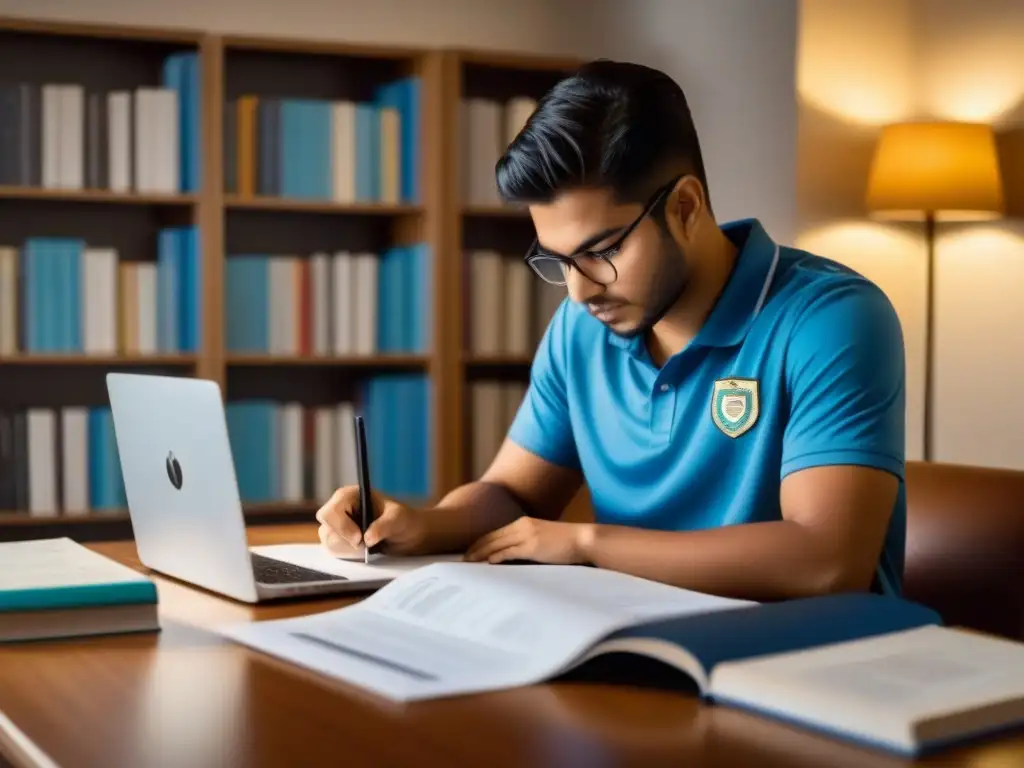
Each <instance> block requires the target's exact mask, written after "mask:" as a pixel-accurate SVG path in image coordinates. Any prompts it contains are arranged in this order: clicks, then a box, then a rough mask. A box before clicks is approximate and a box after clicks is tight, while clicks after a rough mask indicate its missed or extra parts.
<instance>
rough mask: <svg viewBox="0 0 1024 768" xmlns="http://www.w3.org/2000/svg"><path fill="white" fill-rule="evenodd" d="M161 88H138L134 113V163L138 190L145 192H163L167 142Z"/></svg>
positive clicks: (136, 189)
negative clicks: (163, 148) (163, 152)
mask: <svg viewBox="0 0 1024 768" xmlns="http://www.w3.org/2000/svg"><path fill="white" fill-rule="evenodd" d="M161 90H162V89H160V88H152V87H142V88H136V89H135V105H134V106H135V110H134V113H133V118H134V121H133V122H134V125H133V126H132V128H133V136H132V139H133V145H134V150H135V152H134V157H133V158H132V160H133V166H134V170H135V191H136V192H142V193H150V192H162V191H164V190H163V189H161V184H160V170H159V169H160V167H161V160H160V152H161V145H162V143H163V138H162V137H163V126H162V122H163V120H162V118H163V109H162V107H161V96H160V92H161Z"/></svg>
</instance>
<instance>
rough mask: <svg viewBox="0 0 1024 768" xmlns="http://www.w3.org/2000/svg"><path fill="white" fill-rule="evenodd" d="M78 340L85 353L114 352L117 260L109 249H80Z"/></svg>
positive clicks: (114, 251) (104, 353)
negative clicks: (80, 283) (80, 296)
mask: <svg viewBox="0 0 1024 768" xmlns="http://www.w3.org/2000/svg"><path fill="white" fill-rule="evenodd" d="M81 274H82V286H83V294H84V295H83V297H82V302H81V307H82V318H81V322H82V339H83V346H84V350H85V353H86V354H87V355H113V354H116V353H117V306H118V300H117V296H118V289H117V275H118V259H117V251H116V250H114V249H113V248H86V249H84V250H83V251H82V269H81Z"/></svg>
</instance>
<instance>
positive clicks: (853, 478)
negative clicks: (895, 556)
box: [580, 465, 898, 601]
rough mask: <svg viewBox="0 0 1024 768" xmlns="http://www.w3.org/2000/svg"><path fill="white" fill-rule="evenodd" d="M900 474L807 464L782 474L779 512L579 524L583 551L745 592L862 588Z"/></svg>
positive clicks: (608, 561) (671, 578)
mask: <svg viewBox="0 0 1024 768" xmlns="http://www.w3.org/2000/svg"><path fill="white" fill-rule="evenodd" d="M897 486H898V480H897V478H895V477H894V476H893V475H891V474H889V473H887V472H884V471H880V470H876V469H871V468H867V467H858V466H849V465H844V466H827V467H816V468H812V469H805V470H802V471H800V472H796V473H794V474H792V475H790V476H789V477H787V478H786V479H785V480H784V481H783V483H782V493H781V504H782V517H783V519H782V520H780V521H773V522H765V523H747V524H741V525H732V526H725V527H723V528H712V529H709V530H702V531H684V532H674V531H672V532H665V531H651V530H643V529H638V528H628V527H624V526H602V525H593V526H590V529H591V530H590V531H581V532H580V533H581V537H580V538H581V547H580V553H581V557H582V559H583V560H585V561H588V562H592V563H593V564H594V565H598V566H601V567H604V568H610V569H614V570H618V571H625V572H627V573H632V574H635V575H637V576H642V577H645V578H649V579H653V580H655V581H663V582H666V583H669V584H675V585H678V586H681V587H685V588H687V589H695V590H697V591H700V592H708V593H711V594H716V595H725V596H731V597H740V598H745V599H750V600H761V601H765V600H777V599H786V598H793V597H801V596H807V595H815V594H822V593H826V592H836V591H850V590H867V589H868V588H869V587H870V584H871V579H872V577H873V575H874V570H875V565H876V562H877V560H878V553H879V551H880V549H881V546H882V540H883V538H884V536H885V531H886V526H887V524H888V522H889V513H890V512H891V510H892V506H893V502H894V501H895V499H896V492H897Z"/></svg>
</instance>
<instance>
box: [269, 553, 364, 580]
mask: <svg viewBox="0 0 1024 768" xmlns="http://www.w3.org/2000/svg"><path fill="white" fill-rule="evenodd" d="M249 557H251V558H252V570H253V573H254V574H255V575H256V581H258V582H260V583H261V584H302V583H305V582H309V581H347V579H346V578H345V577H344V576H338V575H337V574H334V573H325V572H324V571H318V570H315V569H313V568H304V567H302V566H301V565H293V564H292V563H286V562H284V561H283V560H275V559H274V558H272V557H266V556H265V555H257V554H256V553H255V552H250V553H249Z"/></svg>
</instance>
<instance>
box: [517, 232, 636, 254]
mask: <svg viewBox="0 0 1024 768" xmlns="http://www.w3.org/2000/svg"><path fill="white" fill-rule="evenodd" d="M623 229H625V227H609V228H608V229H603V230H601V231H600V232H597V233H596V234H593V235H591V236H590V237H588V238H587V239H586V240H584V241H583V242H582V243H580V244H579V245H577V246H576V248H575V249H574V250H573V251H572V253H571V255H573V256H575V255H576V254H577V253H579V252H580V251H585V250H586V249H587V248H590V247H591V246H594V245H597V244H598V243H600V242H601V241H602V240H607V239H608V238H609V237H611V236H612V235H614V234H616V233H618V232H621V231H622V230H623ZM537 245H538V246H539V247H540V249H541V250H542V251H545V252H546V253H550V254H552V255H554V256H562V255H563V254H560V253H556V252H555V251H552V250H551V249H550V248H545V247H544V246H543V245H542V244H541V243H540V241H539V240H538V241H537Z"/></svg>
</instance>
